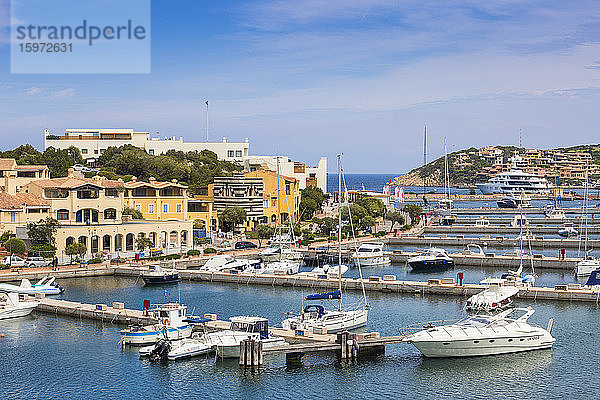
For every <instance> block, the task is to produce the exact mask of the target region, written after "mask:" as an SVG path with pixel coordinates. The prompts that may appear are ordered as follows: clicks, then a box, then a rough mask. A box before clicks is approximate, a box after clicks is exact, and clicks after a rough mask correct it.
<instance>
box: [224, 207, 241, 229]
mask: <svg viewBox="0 0 600 400" xmlns="http://www.w3.org/2000/svg"><path fill="white" fill-rule="evenodd" d="M219 221H221V222H222V223H223V226H224V228H225V229H226V231H229V230H233V229H234V228H235V227H236V225H240V224H242V223H244V222H245V221H246V210H244V209H243V208H242V207H239V206H233V207H225V208H224V209H223V211H221V213H220V214H219Z"/></svg>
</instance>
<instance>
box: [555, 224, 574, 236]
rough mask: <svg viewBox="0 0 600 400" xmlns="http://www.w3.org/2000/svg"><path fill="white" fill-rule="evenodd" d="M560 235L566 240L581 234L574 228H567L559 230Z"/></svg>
mask: <svg viewBox="0 0 600 400" xmlns="http://www.w3.org/2000/svg"><path fill="white" fill-rule="evenodd" d="M558 235H559V236H561V237H564V238H570V237H576V236H579V232H578V231H577V229H575V228H573V227H572V226H566V227H564V228H561V229H559V230H558Z"/></svg>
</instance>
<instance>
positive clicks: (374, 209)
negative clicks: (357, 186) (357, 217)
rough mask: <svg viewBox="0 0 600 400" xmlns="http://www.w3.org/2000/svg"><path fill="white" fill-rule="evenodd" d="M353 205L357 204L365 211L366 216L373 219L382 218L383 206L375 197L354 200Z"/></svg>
mask: <svg viewBox="0 0 600 400" xmlns="http://www.w3.org/2000/svg"><path fill="white" fill-rule="evenodd" d="M354 204H358V205H359V206H361V207H362V208H364V209H365V210H366V211H367V214H368V215H370V216H371V217H373V218H377V217H382V216H383V215H384V214H385V204H383V201H381V200H380V199H377V198H375V197H370V196H365V197H361V198H360V199H358V200H356V201H355V202H354Z"/></svg>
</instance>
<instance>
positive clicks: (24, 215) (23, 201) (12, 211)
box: [0, 192, 50, 233]
mask: <svg viewBox="0 0 600 400" xmlns="http://www.w3.org/2000/svg"><path fill="white" fill-rule="evenodd" d="M48 215H50V203H49V202H48V201H47V200H44V199H42V198H40V197H38V196H34V195H32V194H29V193H15V194H9V193H2V192H0V231H1V232H5V231H11V232H13V233H14V232H16V228H17V226H24V225H27V223H28V222H37V221H39V220H40V219H44V218H46V217H47V216H48Z"/></svg>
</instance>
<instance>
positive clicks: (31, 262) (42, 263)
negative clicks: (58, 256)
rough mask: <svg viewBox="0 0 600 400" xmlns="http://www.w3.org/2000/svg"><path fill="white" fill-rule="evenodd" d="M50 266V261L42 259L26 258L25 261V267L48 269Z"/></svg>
mask: <svg viewBox="0 0 600 400" xmlns="http://www.w3.org/2000/svg"><path fill="white" fill-rule="evenodd" d="M51 265H52V260H46V259H45V258H44V257H27V260H25V266H26V267H49V266H51Z"/></svg>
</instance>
